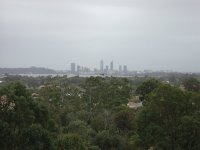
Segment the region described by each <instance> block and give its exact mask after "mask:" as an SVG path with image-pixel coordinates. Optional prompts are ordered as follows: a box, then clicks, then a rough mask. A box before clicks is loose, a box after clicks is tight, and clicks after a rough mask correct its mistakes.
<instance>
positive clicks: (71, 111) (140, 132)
mask: <svg viewBox="0 0 200 150" xmlns="http://www.w3.org/2000/svg"><path fill="white" fill-rule="evenodd" d="M11 81H12V82H11ZM143 81H144V82H143ZM173 81H177V80H176V79H173ZM189 81H191V82H189ZM181 84H183V85H184V87H185V88H184V90H183V89H181V88H179V86H178V84H177V82H170V83H166V82H161V81H158V80H155V79H147V80H142V79H139V78H136V79H126V78H114V77H104V78H103V77H90V78H80V77H74V78H67V76H64V77H46V78H45V77H40V78H32V77H31V78H27V77H17V79H13V78H12V77H9V78H7V79H6V82H4V84H2V85H1V87H0V139H1V140H0V145H1V146H0V149H3V150H11V149H12V150H21V149H25V150H26V149H27V150H31V149H32V150H47V149H48V150H51V149H52V150H57V149H60V150H100V149H101V150H134V149H136V150H137V149H138V150H146V149H149V148H151V149H159V150H182V149H183V150H184V149H185V150H198V149H199V148H200V144H199V141H200V93H199V89H198V90H197V88H198V86H199V81H198V80H197V79H196V78H195V79H194V78H185V79H183V80H182V83H180V84H179V85H181ZM137 95H138V96H140V100H141V101H142V102H143V104H144V105H143V107H140V108H137V109H133V108H129V107H128V106H127V103H128V102H129V101H131V99H132V98H133V97H134V96H137Z"/></svg>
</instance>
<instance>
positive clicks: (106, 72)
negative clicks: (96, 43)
mask: <svg viewBox="0 0 200 150" xmlns="http://www.w3.org/2000/svg"><path fill="white" fill-rule="evenodd" d="M108 68H109V67H108V65H106V73H107V72H108Z"/></svg>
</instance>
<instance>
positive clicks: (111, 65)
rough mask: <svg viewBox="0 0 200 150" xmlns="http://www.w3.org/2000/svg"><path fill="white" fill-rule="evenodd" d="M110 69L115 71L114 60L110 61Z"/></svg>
mask: <svg viewBox="0 0 200 150" xmlns="http://www.w3.org/2000/svg"><path fill="white" fill-rule="evenodd" d="M110 71H113V61H111V62H110Z"/></svg>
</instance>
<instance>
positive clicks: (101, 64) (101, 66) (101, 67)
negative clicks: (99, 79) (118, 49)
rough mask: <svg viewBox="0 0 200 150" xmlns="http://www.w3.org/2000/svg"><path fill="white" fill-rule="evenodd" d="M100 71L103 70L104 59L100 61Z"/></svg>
mask: <svg viewBox="0 0 200 150" xmlns="http://www.w3.org/2000/svg"><path fill="white" fill-rule="evenodd" d="M100 71H101V72H103V60H101V62H100Z"/></svg>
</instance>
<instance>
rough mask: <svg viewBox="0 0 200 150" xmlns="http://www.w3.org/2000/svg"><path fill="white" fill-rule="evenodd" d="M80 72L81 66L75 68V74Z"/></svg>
mask: <svg viewBox="0 0 200 150" xmlns="http://www.w3.org/2000/svg"><path fill="white" fill-rule="evenodd" d="M80 72H81V66H79V65H78V66H77V73H80Z"/></svg>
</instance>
